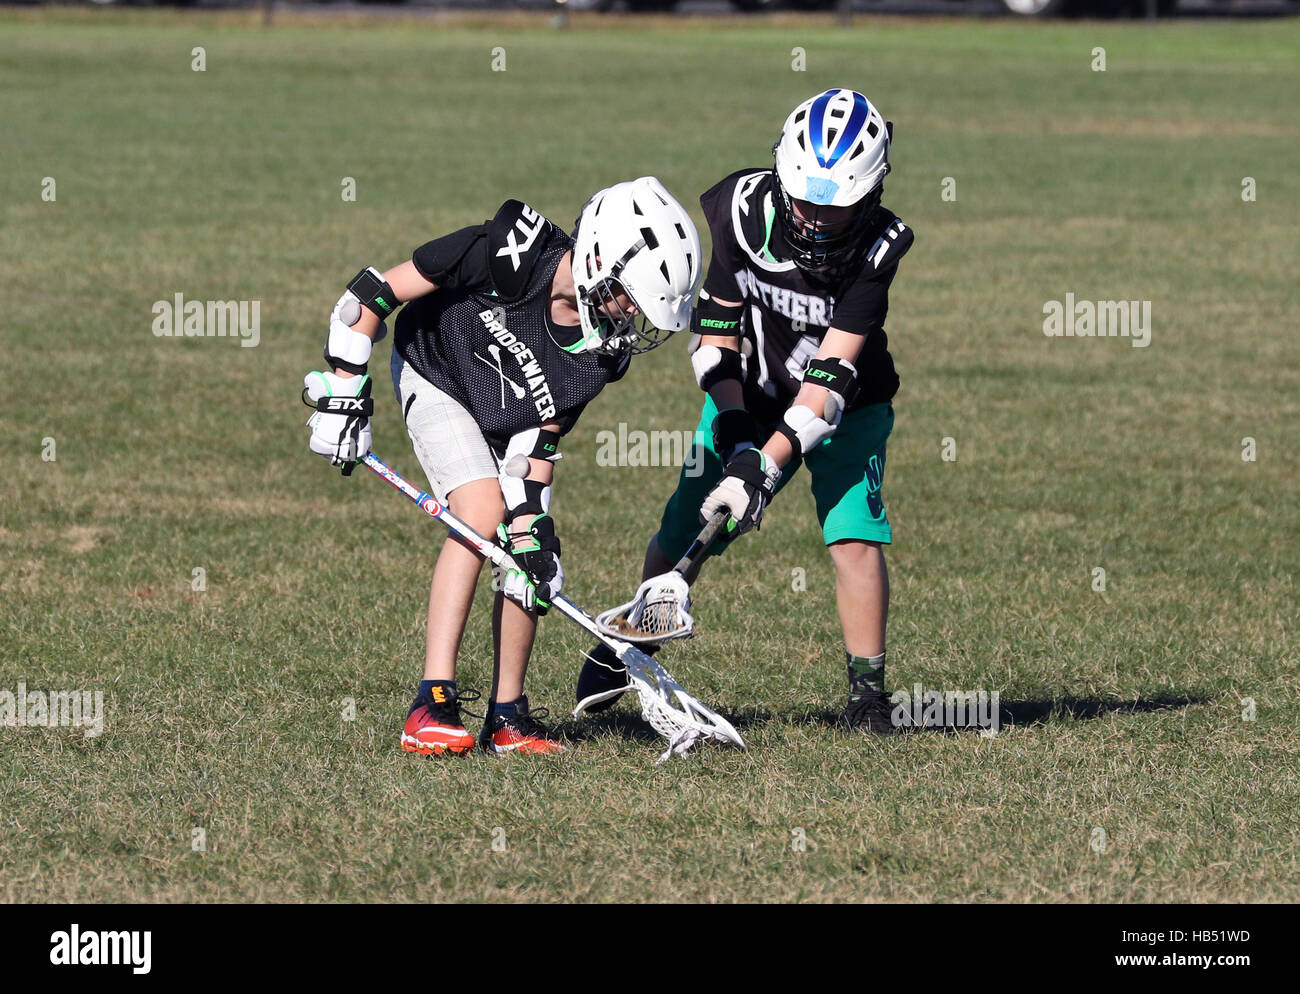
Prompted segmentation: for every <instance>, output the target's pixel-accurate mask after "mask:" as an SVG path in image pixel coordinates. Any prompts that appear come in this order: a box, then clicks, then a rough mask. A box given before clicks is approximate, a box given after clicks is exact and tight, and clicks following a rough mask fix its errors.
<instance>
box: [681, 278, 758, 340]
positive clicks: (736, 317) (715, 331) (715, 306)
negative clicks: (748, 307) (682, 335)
mask: <svg viewBox="0 0 1300 994" xmlns="http://www.w3.org/2000/svg"><path fill="white" fill-rule="evenodd" d="M744 316H745V305H744V304H733V305H731V306H729V307H724V306H723V305H722V304H719V303H718V302H717V301H716V300H714V299H713V298H712V297H710V296H709V295H708V292H707V291H705V290H701V291H700V299H699V300H698V301H697V302H696V304H695V310H693V311H692V312H691V331H693V332H695V334H697V335H725V336H728V337H732V336H734V337H736V338H739V337H740V336H741V333H742V331H743V330H744V329H742V328H741V326H740V325H741V319H742V318H743V317H744Z"/></svg>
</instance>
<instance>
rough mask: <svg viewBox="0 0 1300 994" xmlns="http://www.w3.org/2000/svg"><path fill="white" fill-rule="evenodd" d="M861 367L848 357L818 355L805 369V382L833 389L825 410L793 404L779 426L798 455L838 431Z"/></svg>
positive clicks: (802, 454) (804, 453)
mask: <svg viewBox="0 0 1300 994" xmlns="http://www.w3.org/2000/svg"><path fill="white" fill-rule="evenodd" d="M856 377H857V370H856V369H854V368H853V364H852V363H850V362H848V361H846V360H844V359H814V360H812V362H810V363H808V368H807V369H806V370H805V371H804V376H803V379H804V382H805V383H813V384H816V385H817V386H819V387H825V388H826V389H827V390H828V391H829V395H828V396H827V398H826V407H825V410H824V411H823V412H822V413H821V414H820V415H819V414H818V413H817V412H816V411H814V410H813V409H812V408H810V407H805V406H804V405H803V404H793V405H791V406H790V408H789V409H788V410H787V411H786V412H785V416H784V417H783V418H782V419H781V424H780V426H779V427H778V428H777V431H779V432H780V433H781V434H782V435H784V436H785V437H786V438H787V439H789V441H790V445H791V446H792V447H793V448H794V450H795V454H796V455H797V456H801V457H802V456H804V455H806V454H807V453H808V452H810V451H812V449H814V448H816V447H817V446H818V445H821V444H822V442H824V441H826V439H828V438H830V437H831V436H832V435H834V434H835V429H836V428H838V427H839V424H840V418H842V417H843V416H844V408H845V407H846V406H847V403H848V398H850V397H851V396H852V395H853V385H854V380H855V379H856Z"/></svg>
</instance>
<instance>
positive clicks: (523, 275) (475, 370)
mask: <svg viewBox="0 0 1300 994" xmlns="http://www.w3.org/2000/svg"><path fill="white" fill-rule="evenodd" d="M572 247H573V240H572V239H571V238H570V237H569V236H568V235H566V234H565V233H564V232H563V231H561V230H560V229H559V228H558V227H556V226H555V225H554V224H552V223H551V222H550V221H548V220H547V219H546V218H544V217H543V216H542V215H541V214H539V213H537V212H536V211H534V210H533V209H532V208H531V207H528V206H527V205H525V204H522V203H520V202H519V201H517V200H508V201H506V203H504V204H503V205H502V206H501V209H500V210H499V211H497V214H496V217H494V218H493V219H492V220H491V221H486V222H484V223H483V224H479V225H474V226H472V227H469V228H462V229H461V230H460V231H457V232H454V233H453V234H450V235H447V236H445V237H443V238H439V239H435V240H434V241H431V242H428V243H426V244H424V245H421V246H420V247H419V248H418V249H416V250H415V253H414V254H413V255H412V257H411V259H412V261H413V262H414V263H415V267H416V269H418V270H419V271H420V273H421V274H422V275H423V276H424V277H425V278H426V279H428V280H430V281H431V282H433V283H436V284H437V285H438V289H437V290H435V291H434V292H433V293H430V294H429V295H428V296H425V297H421V298H419V299H418V300H414V301H412V302H411V303H409V304H407V305H406V307H404V308H403V309H402V311H401V313H400V314H398V316H397V322H396V329H395V332H394V340H393V348H395V349H396V350H397V351H398V353H400V355H401V356H402V358H403V359H405V360H406V361H407V362H408V363H410V364H411V366H412V367H413V368H414V369H415V371H416V372H417V373H419V374H420V375H421V376H423V377H424V378H425V379H426V380H428V381H429V382H430V383H432V384H433V385H434V386H436V387H438V389H440V390H442V391H444V392H445V393H447V394H450V395H451V396H452V397H454V398H455V399H456V400H457V401H459V402H460V403H461V404H462V405H463V406H464V407H465V408H466V410H468V411H469V412H470V414H471V415H472V416H473V418H474V420H475V421H476V422H477V423H478V426H479V428H480V429H481V430H482V432H483V435H484V437H485V438H486V439H487V440H488V441H489V442H490V443H492V444H493V446H494V447H495V448H497V449H498V450H500V449H503V448H504V447H505V445H506V443H507V442H508V441H509V439H510V437H511V436H512V435H515V434H517V433H518V432H521V431H526V430H528V429H530V428H536V427H538V426H539V425H541V424H543V423H545V422H548V421H558V422H560V424H561V425H562V430H563V431H568V430H569V428H571V427H572V426H573V423H574V422H575V421H576V420H577V418H578V415H579V414H581V413H582V409H583V408H584V407H585V406H586V405H587V404H588V403H589V402H590V401H591V399H592V398H593V397H595V396H596V394H598V393H600V391H601V389H602V388H603V387H604V386H605V384H606V383H609V382H611V381H613V380H616V379H618V378H619V377H620V376H621V375H622V374H623V372H624V371H625V370H626V368H627V357H626V356H624V357H622V358H612V357H608V356H604V355H597V354H594V353H592V352H586V351H571V350H573V349H574V347H575V346H576V345H577V343H578V342H580V341H581V338H582V335H581V331H580V329H579V328H577V327H576V326H575V327H572V328H569V327H564V326H559V325H556V324H555V323H554V322H553V321H552V320H551V292H550V291H551V282H552V280H553V279H554V277H555V270H556V268H557V267H558V266H559V264H560V261H561V259H563V258H564V254H565V253H566V252H568V251H569V250H570V249H571V248H572Z"/></svg>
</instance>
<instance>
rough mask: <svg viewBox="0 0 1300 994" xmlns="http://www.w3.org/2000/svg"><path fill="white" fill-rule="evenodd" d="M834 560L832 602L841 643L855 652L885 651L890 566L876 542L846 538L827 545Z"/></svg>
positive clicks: (876, 652) (860, 653) (878, 652)
mask: <svg viewBox="0 0 1300 994" xmlns="http://www.w3.org/2000/svg"><path fill="white" fill-rule="evenodd" d="M829 548H830V554H831V561H832V562H833V563H834V564H835V606H836V607H837V608H838V609H839V615H840V627H841V628H842V629H843V630H844V647H845V649H847V650H848V651H849V652H850V653H851V654H852V655H854V656H862V657H873V656H878V655H880V654H881V653H882V652H884V651H885V623H886V620H887V618H888V615H889V570H888V569H887V568H886V566H885V551H884V549H882V548H881V546H880V543H879V542H862V541H857V540H849V541H844V542H836V543H834V544H833V545H831V546H830V547H829Z"/></svg>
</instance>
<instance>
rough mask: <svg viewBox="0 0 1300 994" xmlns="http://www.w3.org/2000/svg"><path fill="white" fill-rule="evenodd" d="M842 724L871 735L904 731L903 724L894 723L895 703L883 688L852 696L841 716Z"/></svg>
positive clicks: (847, 727)
mask: <svg viewBox="0 0 1300 994" xmlns="http://www.w3.org/2000/svg"><path fill="white" fill-rule="evenodd" d="M840 724H841V726H843V727H844V728H846V729H848V730H849V731H855V732H867V733H868V734H871V735H893V734H895V733H896V732H899V731H902V726H901V725H896V724H894V705H893V704H892V703H891V702H890V700H889V695H888V694H886V693H885V692H884V691H882V690H868V691H866V692H865V693H863V694H860V695H858V696H856V697H854V698H851V699H850V700H849V703H848V705H847V706H846V707H845V708H844V714H843V715H842V716H841V717H840Z"/></svg>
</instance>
